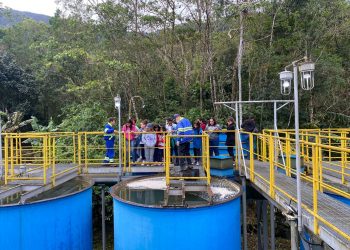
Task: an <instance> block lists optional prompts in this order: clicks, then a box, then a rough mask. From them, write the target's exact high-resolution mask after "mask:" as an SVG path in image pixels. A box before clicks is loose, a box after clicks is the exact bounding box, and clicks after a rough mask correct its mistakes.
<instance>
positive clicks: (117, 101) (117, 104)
mask: <svg viewBox="0 0 350 250" xmlns="http://www.w3.org/2000/svg"><path fill="white" fill-rule="evenodd" d="M114 107H115V108H116V109H118V147H119V148H118V149H119V170H120V173H122V140H121V121H120V119H121V117H120V108H121V98H120V95H119V94H118V95H117V96H116V97H114Z"/></svg>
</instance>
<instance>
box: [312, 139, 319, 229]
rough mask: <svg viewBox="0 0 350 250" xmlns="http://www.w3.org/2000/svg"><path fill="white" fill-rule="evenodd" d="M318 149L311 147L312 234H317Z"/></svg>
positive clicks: (314, 146) (315, 146)
mask: <svg viewBox="0 0 350 250" xmlns="http://www.w3.org/2000/svg"><path fill="white" fill-rule="evenodd" d="M318 147H319V146H317V144H316V145H313V146H312V180H313V187H312V191H313V213H314V232H315V233H316V234H318V220H317V213H318V190H319V183H318V180H319V178H318Z"/></svg>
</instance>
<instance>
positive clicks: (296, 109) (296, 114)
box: [293, 62, 302, 232]
mask: <svg viewBox="0 0 350 250" xmlns="http://www.w3.org/2000/svg"><path fill="white" fill-rule="evenodd" d="M293 74H294V122H295V152H296V157H295V158H296V159H295V160H296V161H295V162H296V175H297V201H298V230H299V232H301V231H302V211H301V202H302V199H301V178H300V140H299V96H298V65H297V62H293Z"/></svg>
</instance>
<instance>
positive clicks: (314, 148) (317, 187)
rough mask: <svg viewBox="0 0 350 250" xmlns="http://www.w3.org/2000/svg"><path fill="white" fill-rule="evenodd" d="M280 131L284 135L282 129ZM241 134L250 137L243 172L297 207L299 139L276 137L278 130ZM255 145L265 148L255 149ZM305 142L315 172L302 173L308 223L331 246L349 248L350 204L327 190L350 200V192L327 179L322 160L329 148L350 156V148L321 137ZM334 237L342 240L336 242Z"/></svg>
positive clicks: (274, 196) (279, 200)
mask: <svg viewBox="0 0 350 250" xmlns="http://www.w3.org/2000/svg"><path fill="white" fill-rule="evenodd" d="M279 132H280V133H279V134H281V131H279ZM241 133H242V134H246V135H248V136H249V148H245V149H243V150H244V151H245V157H242V158H241V164H240V167H241V173H243V174H244V175H246V177H247V178H248V179H249V180H250V181H251V182H252V183H253V184H254V185H256V186H257V188H258V189H260V190H261V191H262V192H263V193H265V194H266V195H268V196H269V197H270V198H271V199H272V200H274V201H276V202H277V203H279V204H280V205H281V206H282V207H284V208H285V209H288V208H289V207H293V209H294V210H296V209H297V206H296V204H297V194H296V180H295V176H296V170H295V168H293V166H292V164H291V158H292V155H293V144H295V139H293V138H290V136H275V133H274V131H270V132H265V133H264V134H254V133H245V132H241ZM344 140H345V138H344ZM279 143H281V144H282V145H283V147H282V151H279V150H278V149H279V148H280V147H279ZM254 144H257V145H260V147H265V148H260V150H254ZM301 144H302V145H304V146H307V147H308V150H309V152H308V156H309V157H310V161H309V162H310V163H311V164H312V166H311V167H310V169H311V172H303V173H302V174H301V178H302V187H301V190H302V209H303V215H304V217H303V223H304V226H306V227H308V228H309V229H310V230H311V231H312V232H313V233H314V234H315V235H318V236H319V237H321V238H322V239H323V240H325V241H326V242H327V243H328V244H330V245H331V246H337V247H340V248H339V249H348V248H349V247H350V217H349V216H348V215H349V214H350V207H349V206H348V205H346V204H343V203H342V202H340V201H337V200H335V199H333V198H332V197H331V196H329V195H328V194H327V193H331V194H336V195H340V196H343V197H345V198H347V199H350V194H349V192H346V191H344V190H343V189H342V188H340V187H338V186H335V185H332V184H329V183H328V182H326V181H325V178H324V176H323V175H324V166H323V165H322V162H323V159H324V153H325V152H327V150H332V152H337V153H338V154H339V155H343V156H344V157H348V155H349V154H350V149H348V148H347V147H336V146H329V145H325V144H321V140H320V139H319V137H318V139H317V138H316V139H315V142H309V141H301ZM281 154H284V158H285V161H281V157H280V156H281ZM334 239H338V241H337V240H335V241H333V240H334ZM339 239H340V240H339ZM335 244H338V245H335Z"/></svg>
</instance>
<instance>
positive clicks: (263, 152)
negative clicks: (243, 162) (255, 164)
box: [262, 131, 267, 162]
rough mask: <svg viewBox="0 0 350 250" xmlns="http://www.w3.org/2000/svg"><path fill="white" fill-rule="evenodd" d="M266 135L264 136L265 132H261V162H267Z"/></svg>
mask: <svg viewBox="0 0 350 250" xmlns="http://www.w3.org/2000/svg"><path fill="white" fill-rule="evenodd" d="M266 138H267V136H266V134H265V131H263V141H262V155H263V158H262V160H263V161H265V162H266V161H267V152H266Z"/></svg>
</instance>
